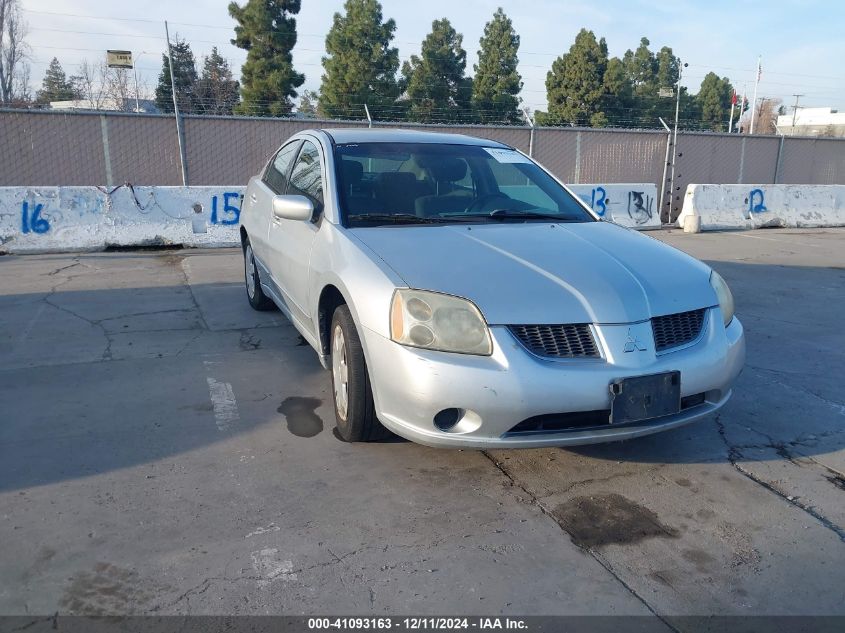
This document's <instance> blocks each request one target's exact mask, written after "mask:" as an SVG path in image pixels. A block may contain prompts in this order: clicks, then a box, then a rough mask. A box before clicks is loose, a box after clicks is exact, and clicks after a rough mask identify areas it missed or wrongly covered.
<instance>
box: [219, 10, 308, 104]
mask: <svg viewBox="0 0 845 633" xmlns="http://www.w3.org/2000/svg"><path fill="white" fill-rule="evenodd" d="M300 5H301V1H300V0H247V3H246V4H245V5H244V6H240V5H239V4H238V3H237V2H231V3H230V4H229V15H231V16H232V17H233V18H234V19H235V20H237V22H238V26H236V27H235V39H233V40H232V44H234V45H235V46H237V47H238V48H242V49H244V50H245V51H247V57H246V62H244V65H243V66H242V67H241V97H242V101H241V102H240V103H239V104H238V105H237V106H236V107H235V112H238V113H239V114H250V115H255V116H285V115H287V114H290V112H291V109H292V108H293V99H294V98H296V96H297V91H296V89H297V88H299V87H300V86H301V85H302V84H303V83H305V75H303V74H301V73H298V72H296V70H294V68H293V56H292V55H291V51H292V50H293V47H294V45H295V44H296V19H295V18H293V17H291V16H293V15H296V14H297V13H299V8H300Z"/></svg>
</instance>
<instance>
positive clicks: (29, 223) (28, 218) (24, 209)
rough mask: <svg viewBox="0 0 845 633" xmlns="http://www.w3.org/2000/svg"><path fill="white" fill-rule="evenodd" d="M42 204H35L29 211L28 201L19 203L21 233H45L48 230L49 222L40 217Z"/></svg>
mask: <svg viewBox="0 0 845 633" xmlns="http://www.w3.org/2000/svg"><path fill="white" fill-rule="evenodd" d="M43 208H44V205H43V204H36V205H35V207H34V208H33V209H32V213H30V212H29V202H24V203H23V204H22V205H21V232H23V233H46V232H47V231H49V230H50V223H49V222H48V221H47V220H46V219H45V218H42V217H41V209H43Z"/></svg>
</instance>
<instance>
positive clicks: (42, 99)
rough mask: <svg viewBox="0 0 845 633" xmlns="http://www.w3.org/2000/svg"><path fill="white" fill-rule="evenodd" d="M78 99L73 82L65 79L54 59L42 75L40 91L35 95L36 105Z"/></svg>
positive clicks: (60, 66)
mask: <svg viewBox="0 0 845 633" xmlns="http://www.w3.org/2000/svg"><path fill="white" fill-rule="evenodd" d="M78 98H79V93H78V91H77V90H76V88H75V87H74V85H73V82H72V81H71V80H69V79H68V78H67V76H66V75H65V71H64V70H63V69H62V65H61V64H60V63H59V60H58V59H56V58H55V57H54V58H53V60H52V61H51V62H50V65H49V66H48V67H47V71H46V72H45V73H44V80H43V81H42V82H41V90H39V91H38V93H37V94H36V98H35V100H36V103H39V104H42V105H46V104H48V103H50V102H51V101H68V100H71V99H78Z"/></svg>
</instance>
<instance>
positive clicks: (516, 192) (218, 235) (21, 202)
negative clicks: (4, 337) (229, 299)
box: [0, 184, 660, 253]
mask: <svg viewBox="0 0 845 633" xmlns="http://www.w3.org/2000/svg"><path fill="white" fill-rule="evenodd" d="M569 188H570V190H572V191H573V193H575V194H576V195H578V196H579V197H581V198H582V199H583V200H584V201H585V202H586V203H587V204H588V205H590V206H591V207H592V209H593V210H594V211H595V212H596V213H597V214H598V215H600V216H602V217H604V218H607V219H608V220H612V221H613V222H617V223H619V224H623V225H625V226H631V227H634V228H638V229H649V228H659V227H660V217H659V214H658V213H657V211H656V210H655V206H656V205H655V196H656V193H657V188H656V187H655V185H653V184H612V185H570V186H569ZM503 189H508V191H506V193H508V194H510V195H513V196H514V197H516V198H520V196H521V194H522V193H523V192H521V188H520V187H518V186H514V187H504V188H503ZM531 189H532V190H534V188H531ZM510 190H513V191H510ZM243 192H244V187H133V186H131V185H121V186H119V187H116V188H114V189H110V190H108V189H106V188H104V187H0V252H5V253H44V252H68V251H92V250H102V249H105V248H107V247H109V246H145V245H167V244H182V245H184V246H234V245H237V244H239V243H240V240H239V237H238V232H237V225H238V219H239V216H240V207H241V198H242V196H243ZM538 204H539V203H538Z"/></svg>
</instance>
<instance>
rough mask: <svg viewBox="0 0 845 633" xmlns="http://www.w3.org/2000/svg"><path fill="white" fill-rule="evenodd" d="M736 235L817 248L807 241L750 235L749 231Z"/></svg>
mask: <svg viewBox="0 0 845 633" xmlns="http://www.w3.org/2000/svg"><path fill="white" fill-rule="evenodd" d="M736 237H750V238H751V239H752V240H766V241H767V242H782V243H783V244H794V245H796V246H810V247H811V248H815V246H814V245H813V244H807V243H806V242H796V241H793V240H779V239H777V238H774V237H763V236H762V235H748V234H747V233H737V234H736Z"/></svg>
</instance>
